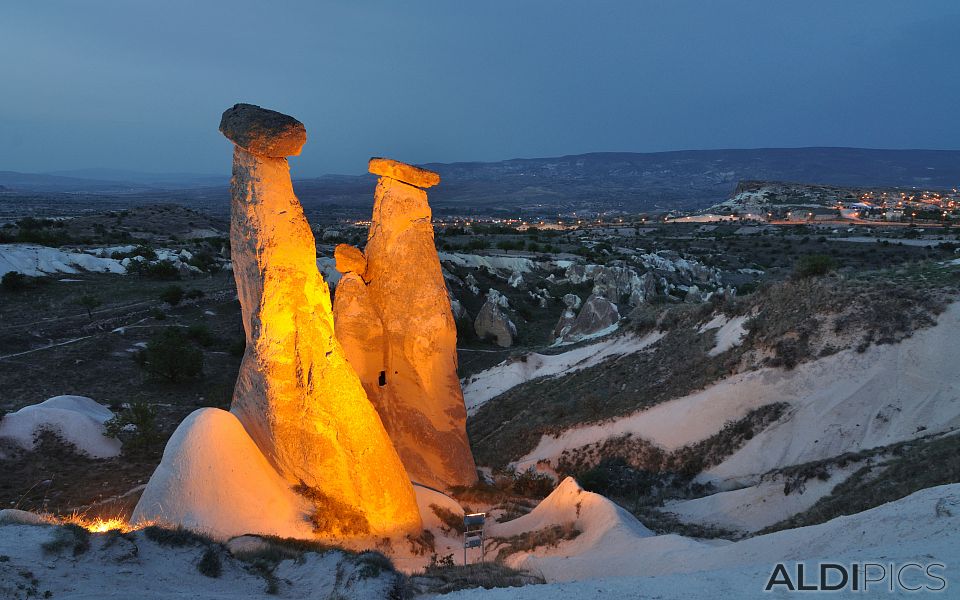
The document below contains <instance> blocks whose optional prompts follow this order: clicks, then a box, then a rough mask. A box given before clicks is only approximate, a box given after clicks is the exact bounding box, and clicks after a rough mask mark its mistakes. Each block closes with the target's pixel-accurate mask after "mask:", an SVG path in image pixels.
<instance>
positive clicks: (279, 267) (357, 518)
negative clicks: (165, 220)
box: [220, 104, 421, 539]
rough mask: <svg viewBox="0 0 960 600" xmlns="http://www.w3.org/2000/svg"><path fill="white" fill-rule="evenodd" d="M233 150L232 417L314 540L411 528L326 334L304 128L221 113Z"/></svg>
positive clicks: (379, 439)
mask: <svg viewBox="0 0 960 600" xmlns="http://www.w3.org/2000/svg"><path fill="white" fill-rule="evenodd" d="M220 131H221V132H222V133H223V134H224V135H225V136H226V137H227V138H229V139H230V140H231V141H232V142H234V144H235V145H236V147H235V148H234V153H233V178H232V180H231V195H232V205H231V224H230V242H231V255H232V259H233V269H234V276H235V278H236V282H237V291H238V294H239V297H240V306H241V310H242V316H243V327H244V331H245V332H246V342H247V346H246V351H245V353H244V356H243V362H242V363H241V367H240V374H239V376H238V378H237V385H236V388H235V390H234V397H233V405H232V407H231V411H232V412H233V413H234V414H236V415H237V417H238V418H239V419H240V422H241V423H242V424H243V426H244V428H245V429H246V430H247V432H249V434H250V436H251V437H252V438H253V440H254V441H255V442H256V444H257V446H258V447H259V448H260V449H261V451H262V452H263V453H264V455H265V456H266V457H267V459H268V460H269V461H270V463H271V464H272V465H273V466H274V467H275V468H276V469H277V471H278V472H279V473H280V474H281V475H282V476H283V477H284V478H285V479H286V480H287V481H289V482H291V484H294V485H299V484H302V485H301V486H300V488H299V489H300V490H301V491H302V492H304V494H305V495H307V496H308V497H309V498H311V499H312V500H314V502H315V504H316V506H317V514H318V517H319V518H318V519H317V522H316V523H315V525H316V527H317V528H318V529H317V534H318V535H319V536H321V537H330V538H335V539H343V538H350V537H368V536H391V535H395V534H400V533H412V532H416V531H419V529H420V526H421V522H420V515H419V512H418V510H417V505H416V499H415V496H414V493H413V488H412V486H411V485H410V480H409V477H408V475H407V473H406V471H405V469H404V467H403V465H402V463H401V460H400V458H399V456H398V454H397V452H396V450H395V449H394V446H393V444H392V442H391V440H390V437H389V436H388V434H387V431H386V430H385V429H384V427H383V424H382V422H381V420H380V417H379V416H378V414H377V411H376V410H375V409H374V407H373V405H372V404H371V403H370V402H369V401H368V399H367V397H366V394H365V393H364V390H363V387H362V385H361V383H360V380H359V379H358V377H357V375H356V374H355V373H354V370H353V369H352V368H351V367H350V365H349V364H348V363H347V360H346V358H345V356H344V352H343V349H342V348H341V346H340V343H339V342H338V341H337V339H336V337H335V334H334V325H333V313H332V307H331V304H330V293H329V290H328V288H327V284H326V282H325V281H324V280H323V277H322V276H321V275H320V273H319V271H318V270H317V263H316V247H315V242H314V239H313V234H312V233H311V231H310V226H309V225H308V223H307V221H306V218H305V217H304V214H303V209H302V207H301V206H300V202H299V201H298V200H297V197H296V196H295V195H294V193H293V186H292V185H291V181H290V169H289V166H288V164H287V160H286V157H287V156H291V155H297V154H299V153H300V149H301V147H302V146H303V144H304V143H305V142H306V131H305V129H304V127H303V124H302V123H300V122H299V121H297V120H296V119H293V118H292V117H289V116H286V115H283V114H281V113H277V112H274V111H270V110H265V109H262V108H260V107H258V106H252V105H249V104H238V105H236V106H234V107H233V108H230V109H228V110H227V111H226V112H224V113H223V120H222V121H221V123H220Z"/></svg>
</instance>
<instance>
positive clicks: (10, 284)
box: [0, 271, 27, 292]
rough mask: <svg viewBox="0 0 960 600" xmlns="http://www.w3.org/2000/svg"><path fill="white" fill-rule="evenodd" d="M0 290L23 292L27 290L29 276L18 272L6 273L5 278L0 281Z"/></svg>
mask: <svg viewBox="0 0 960 600" xmlns="http://www.w3.org/2000/svg"><path fill="white" fill-rule="evenodd" d="M0 288H3V291H5V292H20V291H23V290H25V289H27V276H26V275H24V274H23V273H18V272H16V271H10V272H9V273H4V275H3V278H2V279H0Z"/></svg>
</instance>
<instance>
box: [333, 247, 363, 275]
mask: <svg viewBox="0 0 960 600" xmlns="http://www.w3.org/2000/svg"><path fill="white" fill-rule="evenodd" d="M333 258H334V260H335V261H336V263H337V270H338V271H340V272H341V273H344V274H346V273H356V274H357V275H359V276H360V277H363V274H364V273H366V271H367V259H366V257H365V256H364V255H363V252H361V251H360V249H359V248H357V247H356V246H351V245H350V244H337V247H336V248H334V249H333Z"/></svg>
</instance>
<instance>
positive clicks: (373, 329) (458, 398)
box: [334, 159, 477, 489]
mask: <svg viewBox="0 0 960 600" xmlns="http://www.w3.org/2000/svg"><path fill="white" fill-rule="evenodd" d="M370 170H371V172H374V173H377V172H379V173H386V174H388V175H389V174H398V173H399V174H402V176H403V177H406V178H407V179H409V180H415V181H420V182H421V183H422V184H423V185H428V184H429V185H432V183H429V182H430V181H433V182H434V183H435V182H436V181H439V177H437V176H435V174H433V175H434V177H430V176H428V175H425V174H429V173H430V172H429V171H424V170H422V169H417V168H416V167H411V166H409V165H403V164H402V163H397V162H396V161H387V160H386V159H372V160H371V162H370ZM410 173H413V174H414V175H410ZM397 176H400V175H397ZM430 218H431V212H430V206H429V205H428V204H427V194H426V192H424V191H423V190H421V189H419V188H417V187H414V186H412V185H408V184H406V183H403V182H402V181H399V180H397V179H394V178H392V177H390V176H383V177H381V178H380V180H379V182H378V183H377V190H376V197H375V203H374V208H373V220H372V224H371V226H370V232H369V235H368V238H367V246H366V248H365V250H364V255H365V257H366V270H365V272H364V274H363V278H362V279H361V278H360V277H359V276H356V275H354V276H352V277H349V278H348V276H346V275H345V276H344V278H343V279H342V280H341V283H340V284H339V287H338V288H337V297H336V302H335V306H334V314H335V315H336V323H337V337H338V338H339V339H340V341H341V343H342V344H343V346H344V348H345V352H346V354H347V356H348V358H349V359H350V362H351V364H353V365H354V368H355V369H356V370H357V372H358V374H359V375H360V378H361V380H362V381H363V386H364V388H365V389H366V390H367V394H368V396H369V397H370V399H371V401H372V402H373V403H374V404H375V405H376V407H377V410H378V411H379V412H380V416H381V417H382V419H383V423H384V425H385V426H386V428H387V431H388V432H389V433H390V438H391V439H392V440H393V443H394V445H395V446H396V448H397V451H398V452H399V453H400V457H401V458H402V459H403V464H404V466H405V467H406V468H407V471H408V472H409V474H410V477H411V478H412V479H413V480H414V481H416V482H419V483H422V484H425V485H429V486H433V487H438V488H441V489H445V488H447V487H450V486H454V485H469V484H471V483H473V482H475V481H476V479H477V475H476V466H475V464H474V462H473V455H472V454H471V452H470V445H469V442H468V441H467V434H466V420H467V413H466V409H465V408H464V404H463V392H462V391H461V389H460V381H459V379H458V378H457V350H456V344H457V330H456V324H455V322H454V320H453V315H452V313H451V307H450V300H449V298H448V296H447V289H446V285H445V284H444V280H443V274H442V271H441V269H440V260H439V258H438V256H437V251H436V247H435V245H434V240H433V227H432V225H431V223H430ZM344 254H345V253H344ZM350 263H352V261H347V262H345V263H344V266H345V268H347V267H346V265H347V264H350ZM339 266H340V260H339V258H338V267H339ZM364 280H365V281H366V282H367V284H366V285H365V286H364V285H363V283H364ZM374 315H377V316H379V320H377V319H374V318H373V316H374ZM377 340H382V341H381V342H379V343H378V341H377Z"/></svg>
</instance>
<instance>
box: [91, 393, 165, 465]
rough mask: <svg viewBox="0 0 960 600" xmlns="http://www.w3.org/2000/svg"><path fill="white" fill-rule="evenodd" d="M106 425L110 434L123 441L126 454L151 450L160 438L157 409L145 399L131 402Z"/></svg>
mask: <svg viewBox="0 0 960 600" xmlns="http://www.w3.org/2000/svg"><path fill="white" fill-rule="evenodd" d="M104 427H105V429H106V433H107V435H108V436H110V437H112V438H116V439H118V440H120V441H121V442H123V452H124V454H132V453H137V452H142V451H149V450H151V449H152V448H154V447H155V446H156V444H157V442H158V441H159V440H160V431H159V429H158V428H157V411H156V409H155V408H153V407H152V406H150V405H149V404H148V403H147V402H146V401H144V400H138V401H136V402H134V403H132V404H130V406H128V407H127V408H126V409H125V410H124V411H123V412H121V413H120V414H118V415H117V416H115V417H113V418H112V419H110V420H109V421H107V422H106V423H104Z"/></svg>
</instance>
